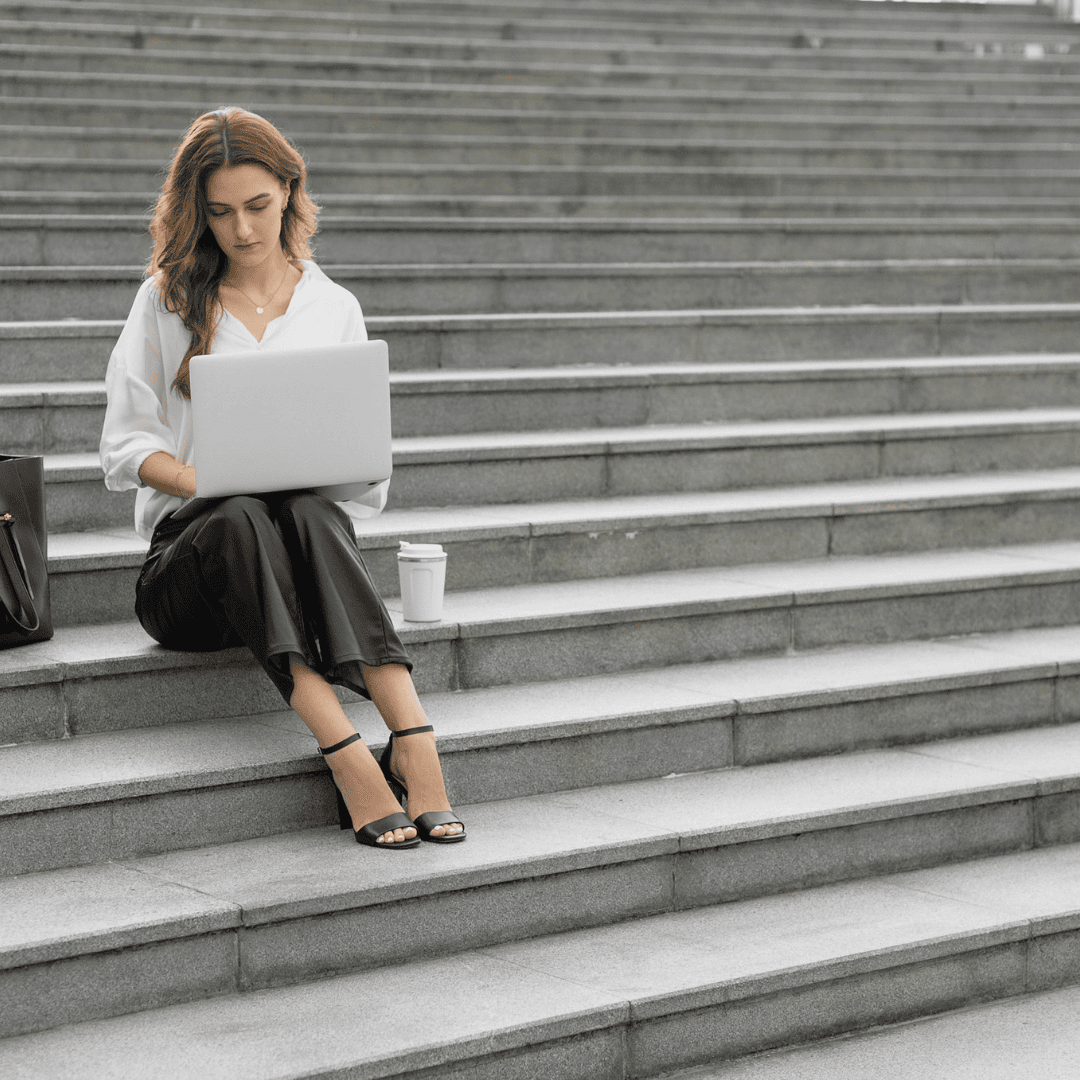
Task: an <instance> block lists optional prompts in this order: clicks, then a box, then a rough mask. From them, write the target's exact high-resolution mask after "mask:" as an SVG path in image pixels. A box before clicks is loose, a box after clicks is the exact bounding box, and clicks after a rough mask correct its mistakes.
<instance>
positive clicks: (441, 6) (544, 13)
mask: <svg viewBox="0 0 1080 1080" xmlns="http://www.w3.org/2000/svg"><path fill="white" fill-rule="evenodd" d="M39 2H40V0H34V2H33V3H32V4H31V5H29V10H31V11H34V10H36V9H37V8H38V6H39ZM170 4H171V0H150V2H149V3H147V4H143V5H140V6H139V10H141V11H143V13H144V14H146V13H147V12H148V11H150V12H154V13H155V17H156V13H157V12H160V11H166V12H169V11H171V10H172V9H171V7H170ZM113 6H114V5H112V4H110V5H109V7H113ZM237 8H241V9H243V10H250V9H251V0H228V2H227V3H223V4H218V5H216V7H215V9H214V10H215V11H216V12H217V13H219V14H220V13H221V12H223V11H224V12H229V11H233V10H235V9H237ZM283 8H284V9H287V10H290V9H291V5H290V4H288V3H287V2H285V0H268V2H264V3H260V4H259V5H258V7H257V8H256V9H255V10H257V11H269V12H273V13H277V12H278V11H280V10H281V9H283ZM80 9H81V10H86V8H85V6H84V5H80ZM898 9H899V10H898ZM194 10H195V12H196V13H198V12H201V11H202V10H203V9H199V8H197V9H194ZM342 11H344V13H345V14H347V15H348V17H349V18H355V17H356V15H355V7H354V5H352V4H348V3H347V2H343V0H320V3H319V12H320V13H322V14H324V15H325V14H326V13H334V14H337V13H340V12H342ZM190 12H191V9H188V8H185V9H183V12H182V16H186V17H190ZM365 12H366V14H367V15H368V16H369V17H370V16H373V15H377V14H378V15H384V16H392V17H394V18H399V17H400V18H411V19H429V18H432V17H434V18H439V17H444V18H449V17H450V16H454V17H460V18H471V17H476V16H482V17H487V18H494V19H499V20H502V21H503V22H504V23H505V21H506V20H508V19H511V20H517V19H521V18H530V19H543V18H545V17H552V18H559V17H562V18H566V19H572V20H574V22H575V23H576V22H580V21H581V20H583V19H585V20H591V19H606V20H608V21H609V22H612V23H618V22H621V21H624V20H626V21H634V20H640V21H642V22H651V23H654V24H658V25H659V26H663V25H665V24H674V25H679V24H689V25H691V26H697V25H700V24H702V23H703V22H704V23H706V24H711V23H712V22H713V20H714V19H715V18H716V17H717V16H718V15H719V16H720V17H721V18H725V17H726V18H742V19H749V20H750V21H752V22H753V23H755V24H760V22H761V16H762V7H761V4H760V3H754V2H753V0H725V2H722V3H720V4H717V3H715V2H714V0H698V2H696V3H693V2H691V3H687V2H678V3H671V4H665V5H664V6H663V7H659V6H657V5H656V4H653V3H650V2H648V0H620V2H619V3H617V4H608V3H601V2H598V0H568V2H564V3H555V4H547V5H545V4H540V3H537V2H536V0H530V2H528V3H524V2H516V0H510V2H508V3H501V2H495V3H488V2H484V0H460V2H456V0H455V2H443V0H407V2H405V3H402V2H400V0H376V2H369V3H368V4H367V5H366V6H365ZM773 12H775V13H776V19H777V20H778V21H782V20H784V19H790V20H798V21H799V22H800V23H802V22H805V21H806V20H810V21H813V20H815V19H832V20H841V21H843V22H844V23H845V24H846V25H851V24H855V23H863V22H869V23H871V24H872V25H874V26H885V25H891V24H896V25H903V26H906V27H912V26H926V27H928V28H929V27H934V28H937V29H945V28H948V27H953V28H957V29H964V28H983V29H985V28H988V27H994V28H995V29H1006V28H1010V27H1030V28H1032V29H1035V28H1038V27H1042V28H1045V27H1047V26H1055V25H1060V24H1057V23H1056V21H1055V17H1054V14H1053V12H1050V11H1048V10H1046V8H1045V7H1038V6H1032V5H1031V4H1030V3H1029V2H1028V0H1019V2H1017V3H1011V4H1010V3H1003V2H1002V0H989V4H988V5H987V6H985V7H983V8H972V7H971V6H970V5H969V4H968V3H967V2H966V0H964V2H962V3H960V4H958V5H955V6H954V5H944V4H943V5H942V6H941V7H939V8H932V9H918V8H916V9H910V8H899V5H883V6H882V7H881V8H877V7H874V8H868V7H867V6H866V4H865V3H863V2H862V0H811V2H806V0H799V2H795V3H788V2H787V0H784V2H783V3H776V2H772V3H769V4H768V15H769V21H770V22H771V21H772V17H773ZM173 14H174V15H175V14H176V12H175V11H173Z"/></svg>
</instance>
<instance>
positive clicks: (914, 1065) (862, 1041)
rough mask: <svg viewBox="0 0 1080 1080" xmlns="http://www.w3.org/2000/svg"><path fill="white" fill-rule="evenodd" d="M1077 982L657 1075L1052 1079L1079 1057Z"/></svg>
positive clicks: (702, 1079)
mask: <svg viewBox="0 0 1080 1080" xmlns="http://www.w3.org/2000/svg"><path fill="white" fill-rule="evenodd" d="M1078 1011H1080V987H1075V986H1070V987H1066V988H1065V989H1063V990H1045V991H1042V992H1041V993H1031V994H1024V995H1021V996H1018V997H1015V998H1008V999H1006V1000H1005V1001H996V1002H993V1003H992V1004H989V1005H986V1004H982V1005H974V1006H970V1007H968V1008H965V1009H960V1010H956V1011H954V1012H949V1013H944V1014H939V1015H937V1016H931V1017H926V1018H923V1019H919V1020H914V1021H908V1022H906V1023H900V1024H895V1025H890V1026H889V1027H885V1028H877V1029H872V1030H870V1031H866V1032H860V1033H858V1034H853V1035H843V1036H839V1037H838V1038H834V1039H824V1040H822V1041H820V1042H816V1043H813V1044H811V1045H809V1046H799V1047H795V1048H791V1049H784V1050H777V1051H770V1052H766V1053H763V1054H760V1055H757V1054H755V1055H753V1056H751V1057H749V1058H745V1059H743V1060H741V1061H725V1062H722V1063H717V1064H716V1065H703V1066H699V1067H695V1068H691V1069H686V1070H682V1071H680V1072H675V1073H664V1075H663V1077H662V1078H661V1077H656V1078H654V1080H792V1078H793V1077H798V1078H799V1080H865V1078H866V1077H868V1076H873V1077H874V1078H875V1080H911V1077H913V1076H925V1077H931V1076H941V1077H946V1076H947V1077H950V1078H951V1080H1048V1078H1049V1077H1065V1076H1069V1075H1070V1074H1072V1073H1074V1072H1075V1071H1076V1067H1077V1062H1078V1061H1080V1027H1077V1025H1076V1022H1075V1021H1076V1015H1077V1012H1078Z"/></svg>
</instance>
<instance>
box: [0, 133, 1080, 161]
mask: <svg viewBox="0 0 1080 1080" xmlns="http://www.w3.org/2000/svg"><path fill="white" fill-rule="evenodd" d="M178 130H179V129H178ZM178 130H177V131H170V130H161V129H156V128H135V129H131V128H129V129H127V130H126V131H125V130H118V129H100V128H89V127H76V126H72V125H65V126H59V125H56V126H43V125H38V124H4V125H0V151H2V152H3V153H4V155H5V156H8V157H12V158H16V159H22V158H30V159H33V160H39V161H40V160H44V162H46V163H47V162H48V161H49V160H53V161H54V162H55V163H56V167H57V168H59V167H61V166H62V165H66V164H68V163H69V161H71V160H75V161H80V162H83V161H85V165H84V167H86V166H89V167H90V168H91V169H92V166H93V163H94V162H95V161H97V160H105V161H123V160H130V161H132V162H133V163H134V164H135V167H136V168H139V169H140V171H142V170H145V169H146V168H147V167H148V162H149V161H153V160H156V161H158V162H161V163H165V164H167V163H168V160H169V157H170V154H171V151H172V150H173V149H174V148H175V146H176V141H177V138H178ZM289 135H290V137H291V138H293V139H294V141H295V142H296V143H297V144H298V145H300V146H302V147H303V149H304V152H305V153H306V154H307V155H309V156H310V157H311V158H312V159H313V160H314V161H317V162H318V163H319V167H327V166H331V165H335V164H351V163H356V162H358V161H359V162H363V163H365V164H368V165H373V164H400V163H407V164H415V165H420V164H432V165H486V166H491V167H494V166H509V167H513V166H521V165H530V166H544V165H547V166H558V167H575V168H585V169H590V168H598V167H599V168H602V167H604V166H608V165H623V166H630V165H633V166H638V167H642V168H646V169H651V168H667V167H681V168H691V167H696V168H714V169H728V168H747V167H757V168H765V167H773V168H817V169H820V168H824V167H832V168H838V169H865V168H871V167H877V168H883V169H901V170H903V169H953V168H955V169H963V170H971V169H993V170H1001V169H1017V168H1019V167H1020V166H1022V165H1025V164H1026V165H1027V166H1028V167H1030V168H1032V169H1037V170H1061V169H1067V168H1069V167H1070V166H1075V165H1076V163H1077V161H1078V160H1080V140H1077V141H1073V142H1067V141H1064V140H1063V139H1062V138H1061V137H1060V136H1059V138H1058V139H1057V140H1056V141H1047V142H1031V141H1020V142H1016V143H1009V142H1007V141H1005V140H1004V139H998V140H991V139H985V138H984V139H981V140H980V139H979V138H978V135H977V134H975V135H974V137H973V138H972V140H971V141H969V142H963V141H961V140H960V139H959V138H957V139H956V140H954V141H945V140H943V139H937V140H932V141H918V142H915V141H912V142H907V141H894V140H890V139H889V138H888V132H881V131H870V132H868V133H867V135H868V137H867V138H865V139H859V138H858V137H856V135H855V134H854V133H851V134H848V135H844V136H842V137H841V138H840V139H837V138H836V137H835V136H834V137H832V138H828V137H826V138H820V139H816V140H815V139H813V138H812V137H811V136H809V135H802V136H800V134H799V133H798V132H797V131H796V130H794V129H790V130H789V131H788V132H786V133H781V137H780V138H774V139H769V138H768V137H767V136H766V135H764V134H760V135H756V136H755V135H749V136H745V135H744V136H734V135H731V136H728V135H726V134H722V135H720V136H716V135H710V136H706V137H698V138H689V137H682V138H660V137H655V136H652V137H647V136H645V135H636V136H635V135H633V134H631V133H628V132H620V133H619V134H618V135H613V134H606V135H599V136H588V137H582V136H569V135H560V134H546V135H540V134H534V135H527V134H521V135H503V134H499V133H489V134H473V133H469V134H458V133H446V132H433V133H422V134H416V133H411V132H410V133H402V132H375V133H369V132H350V133H337V132H325V133H320V132H290V133H289ZM784 135H786V136H787V137H784ZM1069 135H1070V136H1072V137H1073V138H1074V139H1075V132H1070V133H1069ZM39 167H43V166H40V165H39ZM159 168H160V165H159Z"/></svg>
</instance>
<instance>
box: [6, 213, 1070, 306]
mask: <svg viewBox="0 0 1080 1080" xmlns="http://www.w3.org/2000/svg"><path fill="white" fill-rule="evenodd" d="M1078 239H1080V225H1078V224H1077V222H1076V220H1075V219H1063V218H1035V217H1028V218H996V219H994V218H990V219H980V218H973V217H966V218H958V219H952V220H949V221H941V220H936V219H924V218H911V217H909V218H892V219H889V218H877V219H873V218H851V219H829V220H822V219H820V218H803V219H790V218H788V219H783V218H781V219H769V218H759V219H731V218H727V219H725V218H717V219H699V218H697V219H696V218H640V219H611V218H574V219H563V218H539V217H526V218H500V217H496V218H464V219H453V218H438V217H424V218H419V217H386V216H375V217H363V218H361V217H345V216H340V217H331V218H327V219H326V220H325V221H324V222H322V223H321V227H320V230H319V233H318V235H317V238H316V241H315V243H316V246H317V250H318V255H319V261H320V262H322V263H324V264H328V269H327V272H328V273H331V272H333V273H337V274H339V275H340V274H342V273H344V274H346V275H348V277H350V278H352V279H354V280H355V279H356V275H357V274H361V275H364V274H370V276H371V277H372V278H376V277H377V276H379V275H381V274H385V273H391V274H398V275H399V276H402V277H403V276H405V275H408V276H410V277H418V276H422V275H424V274H427V273H429V272H430V273H431V274H437V273H439V272H440V264H441V265H442V266H443V267H445V270H444V271H443V272H444V273H445V272H449V273H450V274H451V275H455V276H456V275H459V274H463V275H470V274H471V275H475V274H477V273H485V274H487V275H491V274H492V273H499V272H500V270H501V273H503V274H506V275H509V274H512V273H514V272H516V273H518V274H528V273H536V274H538V275H542V274H551V273H552V272H554V273H561V274H572V273H573V272H574V267H573V265H570V266H566V265H565V264H579V263H601V264H603V270H602V271H600V273H604V274H606V272H607V269H608V267H609V266H610V268H611V271H612V272H613V273H614V274H621V275H622V276H626V275H628V274H631V273H634V272H635V270H634V265H633V264H636V265H638V266H640V268H641V269H640V271H639V272H643V273H655V272H658V271H659V272H663V271H665V270H668V269H669V267H668V266H663V265H662V266H659V267H656V266H654V265H650V264H654V263H657V262H660V263H664V264H676V265H672V266H670V269H671V270H674V269H676V266H677V265H678V264H682V265H685V264H688V263H690V264H691V266H690V267H689V268H688V270H687V271H684V273H685V272H689V273H698V274H701V273H705V274H707V275H711V276H714V277H723V276H753V275H754V273H755V268H756V270H757V273H760V274H770V273H777V274H781V275H791V274H798V273H800V272H806V271H807V270H809V271H810V272H811V273H813V274H817V273H818V269H817V266H818V264H819V263H822V262H824V263H826V264H828V263H836V264H840V265H835V266H830V265H824V266H822V267H821V273H822V274H823V275H827V274H829V273H830V271H832V272H843V271H844V269H845V267H844V266H843V265H842V264H844V263H851V262H853V261H858V263H859V265H858V266H855V267H852V268H851V269H854V270H855V271H856V273H857V274H859V275H863V274H872V272H873V269H874V268H875V267H878V268H887V267H891V266H892V265H894V260H905V261H908V262H925V263H927V264H928V265H929V267H930V268H931V269H932V268H933V266H934V265H936V266H937V267H938V268H940V269H941V270H944V271H948V270H950V269H951V268H954V267H955V269H956V270H957V273H958V274H962V273H963V272H964V271H965V270H968V269H974V268H977V267H978V266H980V265H982V266H987V265H988V266H989V267H990V268H991V269H995V270H996V269H998V268H1001V269H1002V270H1004V271H1008V270H1009V269H1010V268H1011V267H1012V263H1011V262H1002V260H1028V261H1029V262H1028V263H1018V264H1016V268H1017V269H1024V268H1025V267H1026V266H1030V270H1031V271H1032V272H1033V273H1032V276H1033V277H1034V278H1035V282H1036V283H1038V281H1039V280H1040V279H1047V278H1049V279H1050V281H1051V283H1052V282H1053V278H1054V276H1055V274H1054V271H1055V270H1057V269H1058V268H1060V269H1061V270H1062V271H1063V274H1064V275H1067V274H1068V273H1069V270H1070V268H1071V267H1074V266H1075V265H1076V252H1077V247H1078V243H1077V242H1078ZM0 244H2V245H3V248H4V251H5V253H6V256H7V265H6V266H5V267H4V272H3V277H0V288H4V287H5V286H6V288H4V291H7V292H11V293H12V294H14V295H15V296H16V297H17V295H18V291H19V289H20V288H22V289H24V290H27V291H33V289H34V286H35V285H37V287H38V290H41V289H42V286H43V285H44V286H46V287H47V286H49V285H60V286H61V288H60V289H56V290H55V291H56V292H58V293H61V294H62V291H63V285H64V284H68V283H67V282H65V281H64V278H65V277H69V278H70V279H72V281H71V284H74V283H75V282H77V281H79V279H82V280H83V281H93V280H94V279H95V277H96V278H98V279H104V280H106V281H108V280H118V279H119V280H127V281H135V282H138V281H140V280H141V279H142V277H143V268H144V266H145V260H146V259H147V258H148V256H149V254H150V250H151V241H150V236H149V233H148V221H147V219H146V218H145V217H141V216H139V217H136V216H121V215H114V216H112V217H105V216H97V215H90V214H83V215H61V214H52V215H29V214H28V215H18V214H10V215H3V216H0ZM706 260H707V261H708V263H709V265H708V266H707V267H706V266H702V267H700V268H697V269H695V268H694V267H693V265H692V264H693V263H696V262H698V261H701V262H704V261H706ZM886 260H888V261H886ZM462 263H465V264H470V263H479V264H484V263H497V264H515V263H516V264H519V265H517V266H516V267H515V266H514V265H509V266H505V269H501V267H500V269H499V270H493V269H491V268H486V267H476V268H475V269H473V268H470V267H468V266H466V267H464V268H460V264H462ZM552 263H554V264H561V265H556V266H554V267H550V266H545V264H552ZM620 263H621V264H632V265H623V266H618V265H611V264H620ZM777 263H781V264H786V265H780V266H778V267H777V268H776V269H775V270H774V269H772V268H773V267H774V266H775V265H776V264H777ZM357 264H361V265H357ZM800 264H802V265H800ZM726 266H730V267H731V268H732V269H731V270H730V271H725V267H726ZM429 267H430V271H429V269H428V268H429ZM368 268H370V270H368ZM399 268H400V269H399ZM897 269H898V270H900V271H902V270H903V266H898V267H897ZM914 269H918V267H915V268H914ZM583 272H584V273H587V274H590V275H593V276H596V275H597V274H598V270H597V268H596V267H595V266H588V267H585V268H583ZM362 280H363V278H361V279H360V281H362ZM71 284H68V288H69V289H70V288H71ZM874 284H875V287H877V286H879V285H881V284H882V283H881V281H880V280H878V281H875V283H874ZM939 284H940V283H939ZM354 287H356V288H363V287H364V286H362V285H360V284H359V283H358V284H357V285H356V286H354ZM395 287H397V288H400V286H395ZM48 291H53V290H48ZM719 291H720V292H721V294H722V293H723V291H726V290H722V289H721V290H719ZM954 291H955V290H954ZM1063 291H1064V292H1067V293H1068V294H1069V295H1070V296H1071V295H1075V293H1074V291H1073V290H1072V289H1071V287H1070V286H1066V288H1065V289H1064V290H1063ZM46 295H48V293H47V292H46ZM966 298H967V299H975V297H966ZM4 299H6V297H4V296H3V292H0V304H2V302H3V300H4ZM935 299H940V300H942V301H943V302H947V299H948V298H947V297H945V296H941V297H935ZM1002 299H1004V297H1003V298H1002ZM1016 299H1017V300H1020V299H1021V297H1016ZM799 302H800V301H799V299H798V297H797V296H793V297H792V301H791V302H790V303H789V304H788V305H785V306H798V304H799ZM852 302H853V303H859V302H865V301H860V300H859V299H856V298H853V299H852ZM886 302H888V301H886ZM9 303H11V302H10V301H9ZM16 303H17V300H16ZM586 303H588V301H586ZM12 306H14V304H13V305H12ZM626 306H633V305H629V304H628V305H626ZM642 306H648V305H647V304H643V305H642ZM657 306H658V307H663V306H664V305H662V304H661V305H657ZM688 306H694V305H688ZM736 306H749V305H748V304H746V303H745V302H744V303H743V304H742V305H738V304H737V305H736ZM435 310H436V311H438V310H441V309H438V308H436V309H435ZM477 310H480V311H483V310H488V309H486V308H479V309H478V308H471V309H469V312H470V313H471V312H475V311H477ZM549 310H550V309H549ZM556 310H560V309H556ZM586 310H589V309H588V308H587V307H586ZM428 311H429V312H430V311H431V309H430V308H429V309H428ZM97 314H98V315H100V316H104V315H106V312H104V311H98V312H97ZM8 317H9V318H10V317H11V316H8ZM22 317H24V318H25V317H31V318H32V317H34V316H26V315H24V316H22ZM38 317H40V316H38Z"/></svg>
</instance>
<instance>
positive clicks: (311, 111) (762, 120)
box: [3, 97, 1080, 158]
mask: <svg viewBox="0 0 1080 1080" xmlns="http://www.w3.org/2000/svg"><path fill="white" fill-rule="evenodd" d="M252 108H253V111H255V112H262V111H264V110H263V109H262V106H260V105H258V104H255V105H253V106H252ZM265 112H267V113H269V114H270V116H271V118H272V119H273V120H274V122H275V123H276V124H277V125H279V126H280V127H281V129H282V130H284V131H285V132H286V133H287V134H288V135H289V136H290V137H291V138H294V139H295V140H296V142H297V143H298V144H299V145H301V146H303V147H304V148H305V150H306V151H310V148H311V146H312V145H320V143H319V142H318V140H322V141H323V142H326V143H327V144H328V145H329V143H330V141H331V136H335V135H336V136H338V137H340V136H342V135H346V134H350V133H352V134H365V133H366V134H383V135H421V136H422V135H473V136H476V135H485V136H489V137H494V136H499V137H504V138H533V137H547V138H563V139H611V138H637V139H646V140H650V139H669V140H670V139H720V140H726V139H734V140H755V139H760V140H765V141H777V140H779V141H784V140H787V141H799V140H810V141H816V142H827V141H831V142H838V141H850V142H871V143H873V142H878V143H880V142H887V143H889V144H890V145H892V146H897V145H907V144H909V143H917V144H927V143H929V144H952V143H957V144H965V143H976V142H983V143H985V144H987V145H990V146H995V145H999V144H1003V145H1024V144H1030V143H1047V144H1062V143H1064V144H1076V143H1077V142H1078V141H1080V121H1077V120H1076V119H1071V118H1068V117H1055V118H1054V119H1052V120H1051V119H1046V118H1039V117H1029V118H1027V119H1018V118H1016V117H1013V116H1011V115H997V116H990V117H964V116H955V117H953V116H905V115H898V116H891V115H884V116H865V115H860V114H854V115H846V114H845V112H844V111H843V110H842V109H840V108H837V109H835V110H834V111H832V112H825V111H822V112H821V114H820V115H815V116H808V115H805V114H800V113H795V112H787V111H785V110H784V109H782V108H780V107H777V108H775V109H774V110H773V111H772V112H760V111H759V112H752V111H745V110H742V111H736V110H732V109H725V110H723V111H722V112H718V113H702V112H667V113H665V112H585V111H580V110H575V111H567V110H565V109H563V110H557V109H525V108H520V109H499V108H494V107H492V108H486V109H479V108H473V109H464V108H458V109H453V108H445V107H443V108H434V107H433V108H407V107H400V108H395V107H393V106H381V107H374V108H372V107H368V108H362V107H356V106H352V107H350V106H337V107H330V106H303V105H291V104H288V103H279V104H276V105H270V106H268V107H267V108H266V109H265ZM3 115H4V119H5V124H6V125H7V126H8V129H9V130H11V131H12V135H10V136H8V138H7V139H6V140H5V145H6V146H8V147H9V148H10V149H9V152H10V153H15V152H16V150H15V145H16V144H15V143H14V142H13V141H12V139H13V138H14V137H15V134H17V132H18V131H19V130H20V129H24V130H25V131H26V132H27V133H28V135H29V134H30V133H33V132H35V131H37V130H39V129H40V128H47V129H49V130H50V131H51V134H50V136H49V138H48V139H47V140H44V139H43V140H42V141H44V142H45V145H44V146H40V147H39V148H38V149H35V150H33V151H20V152H28V153H32V154H38V153H48V154H55V153H58V152H59V151H58V150H57V149H56V143H57V139H58V137H59V135H60V133H61V132H62V130H63V129H70V130H71V131H72V132H73V134H71V135H65V136H64V137H65V138H66V139H67V140H68V142H69V143H70V144H71V145H73V146H77V147H82V146H83V144H82V143H79V142H77V136H76V135H75V134H74V133H75V132H85V136H84V138H85V140H86V141H85V145H86V146H87V147H90V146H94V147H101V146H107V147H108V153H118V154H119V155H121V156H123V157H131V156H132V155H133V153H134V151H133V147H134V146H135V145H136V142H135V140H136V135H137V133H141V132H145V133H147V134H139V135H138V138H140V139H142V140H145V142H146V145H147V146H149V147H151V151H150V152H153V153H155V154H161V155H162V156H163V157H165V158H167V157H168V156H169V155H170V154H171V151H172V149H173V146H174V145H175V141H176V138H177V136H178V133H179V132H182V131H183V130H184V129H185V128H186V127H187V125H188V124H189V123H190V122H191V118H192V108H191V106H190V105H177V104H172V103H170V102H167V101H126V100H117V101H108V100H102V101H93V100H88V101H73V100H71V99H65V98H38V97H7V98H4V99H3ZM121 119H123V120H124V123H121V122H120V121H121ZM125 123H126V125H127V126H124V125H125ZM157 132H161V133H162V134H161V135H160V136H157V135H151V134H149V133H157ZM125 134H126V135H127V138H125V137H124V136H125ZM152 138H153V139H155V140H157V141H150V140H151V139H152ZM169 138H171V139H172V140H173V142H172V143H171V144H167V145H166V146H165V149H164V150H162V148H161V147H162V140H164V141H165V142H167V140H168V139H169ZM313 140H316V142H313ZM28 145H30V144H29V143H28ZM71 152H72V153H84V150H83V149H81V148H80V149H78V150H75V151H71ZM95 152H96V153H97V154H98V156H104V153H105V152H104V151H100V150H96V151H95ZM91 156H92V155H91Z"/></svg>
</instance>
